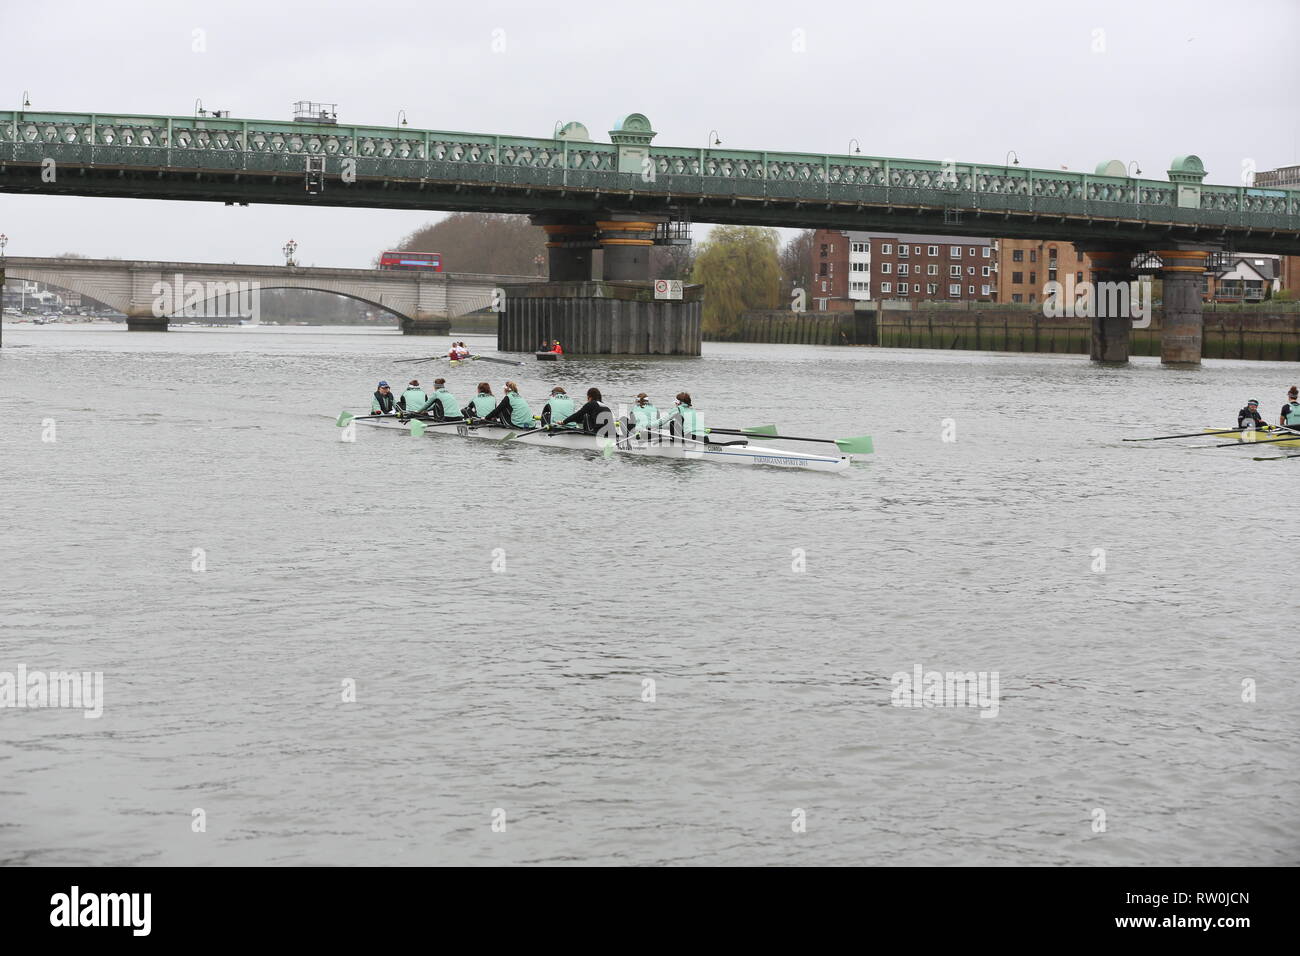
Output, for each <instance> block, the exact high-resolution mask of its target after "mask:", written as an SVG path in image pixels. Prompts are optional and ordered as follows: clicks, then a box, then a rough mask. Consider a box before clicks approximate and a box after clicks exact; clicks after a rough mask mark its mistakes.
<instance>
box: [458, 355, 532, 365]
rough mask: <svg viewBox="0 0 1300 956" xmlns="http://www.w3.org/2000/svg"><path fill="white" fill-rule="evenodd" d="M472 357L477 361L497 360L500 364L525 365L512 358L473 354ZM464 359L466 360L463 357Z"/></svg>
mask: <svg viewBox="0 0 1300 956" xmlns="http://www.w3.org/2000/svg"><path fill="white" fill-rule="evenodd" d="M470 358H472V359H474V360H475V361H476V362H496V363H497V364H498V365H523V364H524V363H523V362H515V361H513V360H511V359H499V358H488V357H487V356H486V355H471V356H470ZM462 361H464V360H463V359H462Z"/></svg>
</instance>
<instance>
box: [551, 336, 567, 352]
mask: <svg viewBox="0 0 1300 956" xmlns="http://www.w3.org/2000/svg"><path fill="white" fill-rule="evenodd" d="M551 351H552V352H554V353H555V354H556V355H563V354H564V349H562V348H560V340H559V339H556V340H555V341H554V342H552V343H551Z"/></svg>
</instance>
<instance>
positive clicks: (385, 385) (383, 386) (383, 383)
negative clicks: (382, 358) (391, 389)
mask: <svg viewBox="0 0 1300 956" xmlns="http://www.w3.org/2000/svg"><path fill="white" fill-rule="evenodd" d="M379 387H380V388H387V387H388V383H387V382H380V383H379Z"/></svg>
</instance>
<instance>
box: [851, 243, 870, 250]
mask: <svg viewBox="0 0 1300 956" xmlns="http://www.w3.org/2000/svg"><path fill="white" fill-rule="evenodd" d="M852 251H853V252H866V251H867V244H866V243H865V242H855V243H853V247H852Z"/></svg>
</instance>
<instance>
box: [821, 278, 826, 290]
mask: <svg viewBox="0 0 1300 956" xmlns="http://www.w3.org/2000/svg"><path fill="white" fill-rule="evenodd" d="M822 291H823V292H825V291H826V280H825V279H823V280H822Z"/></svg>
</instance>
